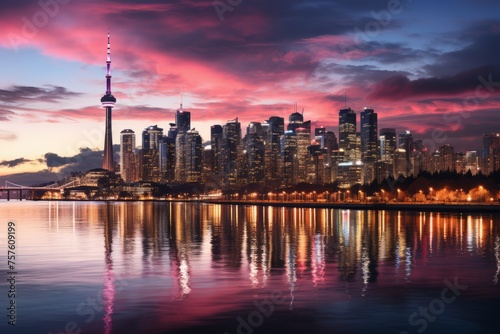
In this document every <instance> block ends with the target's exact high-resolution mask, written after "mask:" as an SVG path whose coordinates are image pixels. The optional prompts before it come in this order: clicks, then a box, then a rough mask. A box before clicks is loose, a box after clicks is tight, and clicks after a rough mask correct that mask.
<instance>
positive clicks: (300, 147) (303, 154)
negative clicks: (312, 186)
mask: <svg viewBox="0 0 500 334" xmlns="http://www.w3.org/2000/svg"><path fill="white" fill-rule="evenodd" d="M295 134H296V136H297V169H296V170H297V173H296V175H297V182H299V183H300V182H307V166H308V159H307V158H308V155H309V151H308V147H309V146H310V145H311V133H310V132H309V131H308V129H307V128H297V129H295Z"/></svg>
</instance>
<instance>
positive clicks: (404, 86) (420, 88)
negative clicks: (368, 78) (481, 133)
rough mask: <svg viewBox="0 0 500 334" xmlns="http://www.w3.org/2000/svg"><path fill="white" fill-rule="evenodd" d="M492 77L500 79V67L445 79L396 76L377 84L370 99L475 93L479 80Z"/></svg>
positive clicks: (399, 98)
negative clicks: (412, 78) (411, 78)
mask: <svg viewBox="0 0 500 334" xmlns="http://www.w3.org/2000/svg"><path fill="white" fill-rule="evenodd" d="M490 75H491V76H492V78H493V79H495V78H500V67H497V66H485V67H481V68H476V69H473V70H469V71H466V72H461V73H459V74H456V75H454V76H451V77H443V78H421V79H415V80H410V79H409V78H408V77H407V76H405V75H396V76H392V77H390V78H388V79H386V80H384V81H382V82H380V83H378V84H376V85H375V86H374V88H373V90H372V91H371V92H370V94H369V95H368V99H372V100H391V101H394V100H404V99H408V98H415V97H423V96H447V95H448V96H449V95H457V94H462V93H467V92H470V91H474V90H475V89H476V88H477V86H478V85H481V83H482V82H481V81H480V80H479V78H480V77H483V78H485V79H486V81H488V78H489V77H490ZM486 89H487V88H484V91H483V92H482V94H483V95H484V94H486V93H487V90H486Z"/></svg>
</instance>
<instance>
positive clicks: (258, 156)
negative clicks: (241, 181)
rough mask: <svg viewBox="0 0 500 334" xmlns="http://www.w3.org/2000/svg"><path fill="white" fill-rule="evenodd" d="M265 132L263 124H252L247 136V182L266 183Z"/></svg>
mask: <svg viewBox="0 0 500 334" xmlns="http://www.w3.org/2000/svg"><path fill="white" fill-rule="evenodd" d="M263 137H264V132H263V128H262V125H261V123H259V122H250V124H248V127H247V134H246V136H245V148H246V164H245V165H246V166H247V170H248V173H247V177H248V179H247V182H248V183H263V182H264V168H265V165H264V162H265V159H264V158H265V156H264V153H265V152H264V140H263Z"/></svg>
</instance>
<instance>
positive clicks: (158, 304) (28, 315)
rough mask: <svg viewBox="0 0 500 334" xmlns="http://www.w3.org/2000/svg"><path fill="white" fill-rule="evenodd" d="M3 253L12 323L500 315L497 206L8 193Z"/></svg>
mask: <svg viewBox="0 0 500 334" xmlns="http://www.w3.org/2000/svg"><path fill="white" fill-rule="evenodd" d="M8 222H13V223H15V237H16V244H15V246H16V248H15V255H16V259H15V270H16V272H17V274H16V275H15V276H16V277H15V279H16V282H15V290H16V291H15V292H16V296H15V298H14V299H15V303H16V326H15V327H13V326H10V325H8V323H7V321H8V317H7V315H8V313H9V310H7V307H9V304H8V303H9V302H10V300H11V299H10V298H9V297H8V290H9V289H10V288H11V287H10V283H9V282H7V279H8V278H9V277H10V276H9V275H7V272H8V271H9V268H8V267H7V246H8V243H7V238H8V237H7V236H8ZM0 254H1V255H0V277H2V280H1V283H0V306H1V307H0V309H1V310H2V311H0V312H1V313H2V316H1V317H0V319H2V320H1V323H0V333H44V334H48V333H53V334H56V333H58V334H59V333H106V334H109V333H120V334H121V333H124V334H127V333H134V334H135V333H220V334H225V333H227V334H234V333H245V334H251V333H423V332H425V333H492V332H496V329H497V328H498V326H499V325H500V316H499V308H500V287H499V283H498V280H499V275H500V217H499V216H498V215H491V214H463V215H462V214H456V213H445V212H444V213H425V212H422V213H418V212H397V211H353V210H335V209H303V208H301V209H299V208H277V207H276V208H273V207H257V206H241V205H240V206H238V205H215V204H199V203H153V202H128V203H121V202H116V203H105V202H77V203H73V202H14V201H11V202H0ZM5 277H7V279H5Z"/></svg>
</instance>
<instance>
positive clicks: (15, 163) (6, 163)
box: [0, 158, 32, 168]
mask: <svg viewBox="0 0 500 334" xmlns="http://www.w3.org/2000/svg"><path fill="white" fill-rule="evenodd" d="M27 162H32V160H28V159H24V158H18V159H14V160H4V161H0V167H8V168H13V167H16V166H19V165H22V164H25V163H27Z"/></svg>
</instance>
